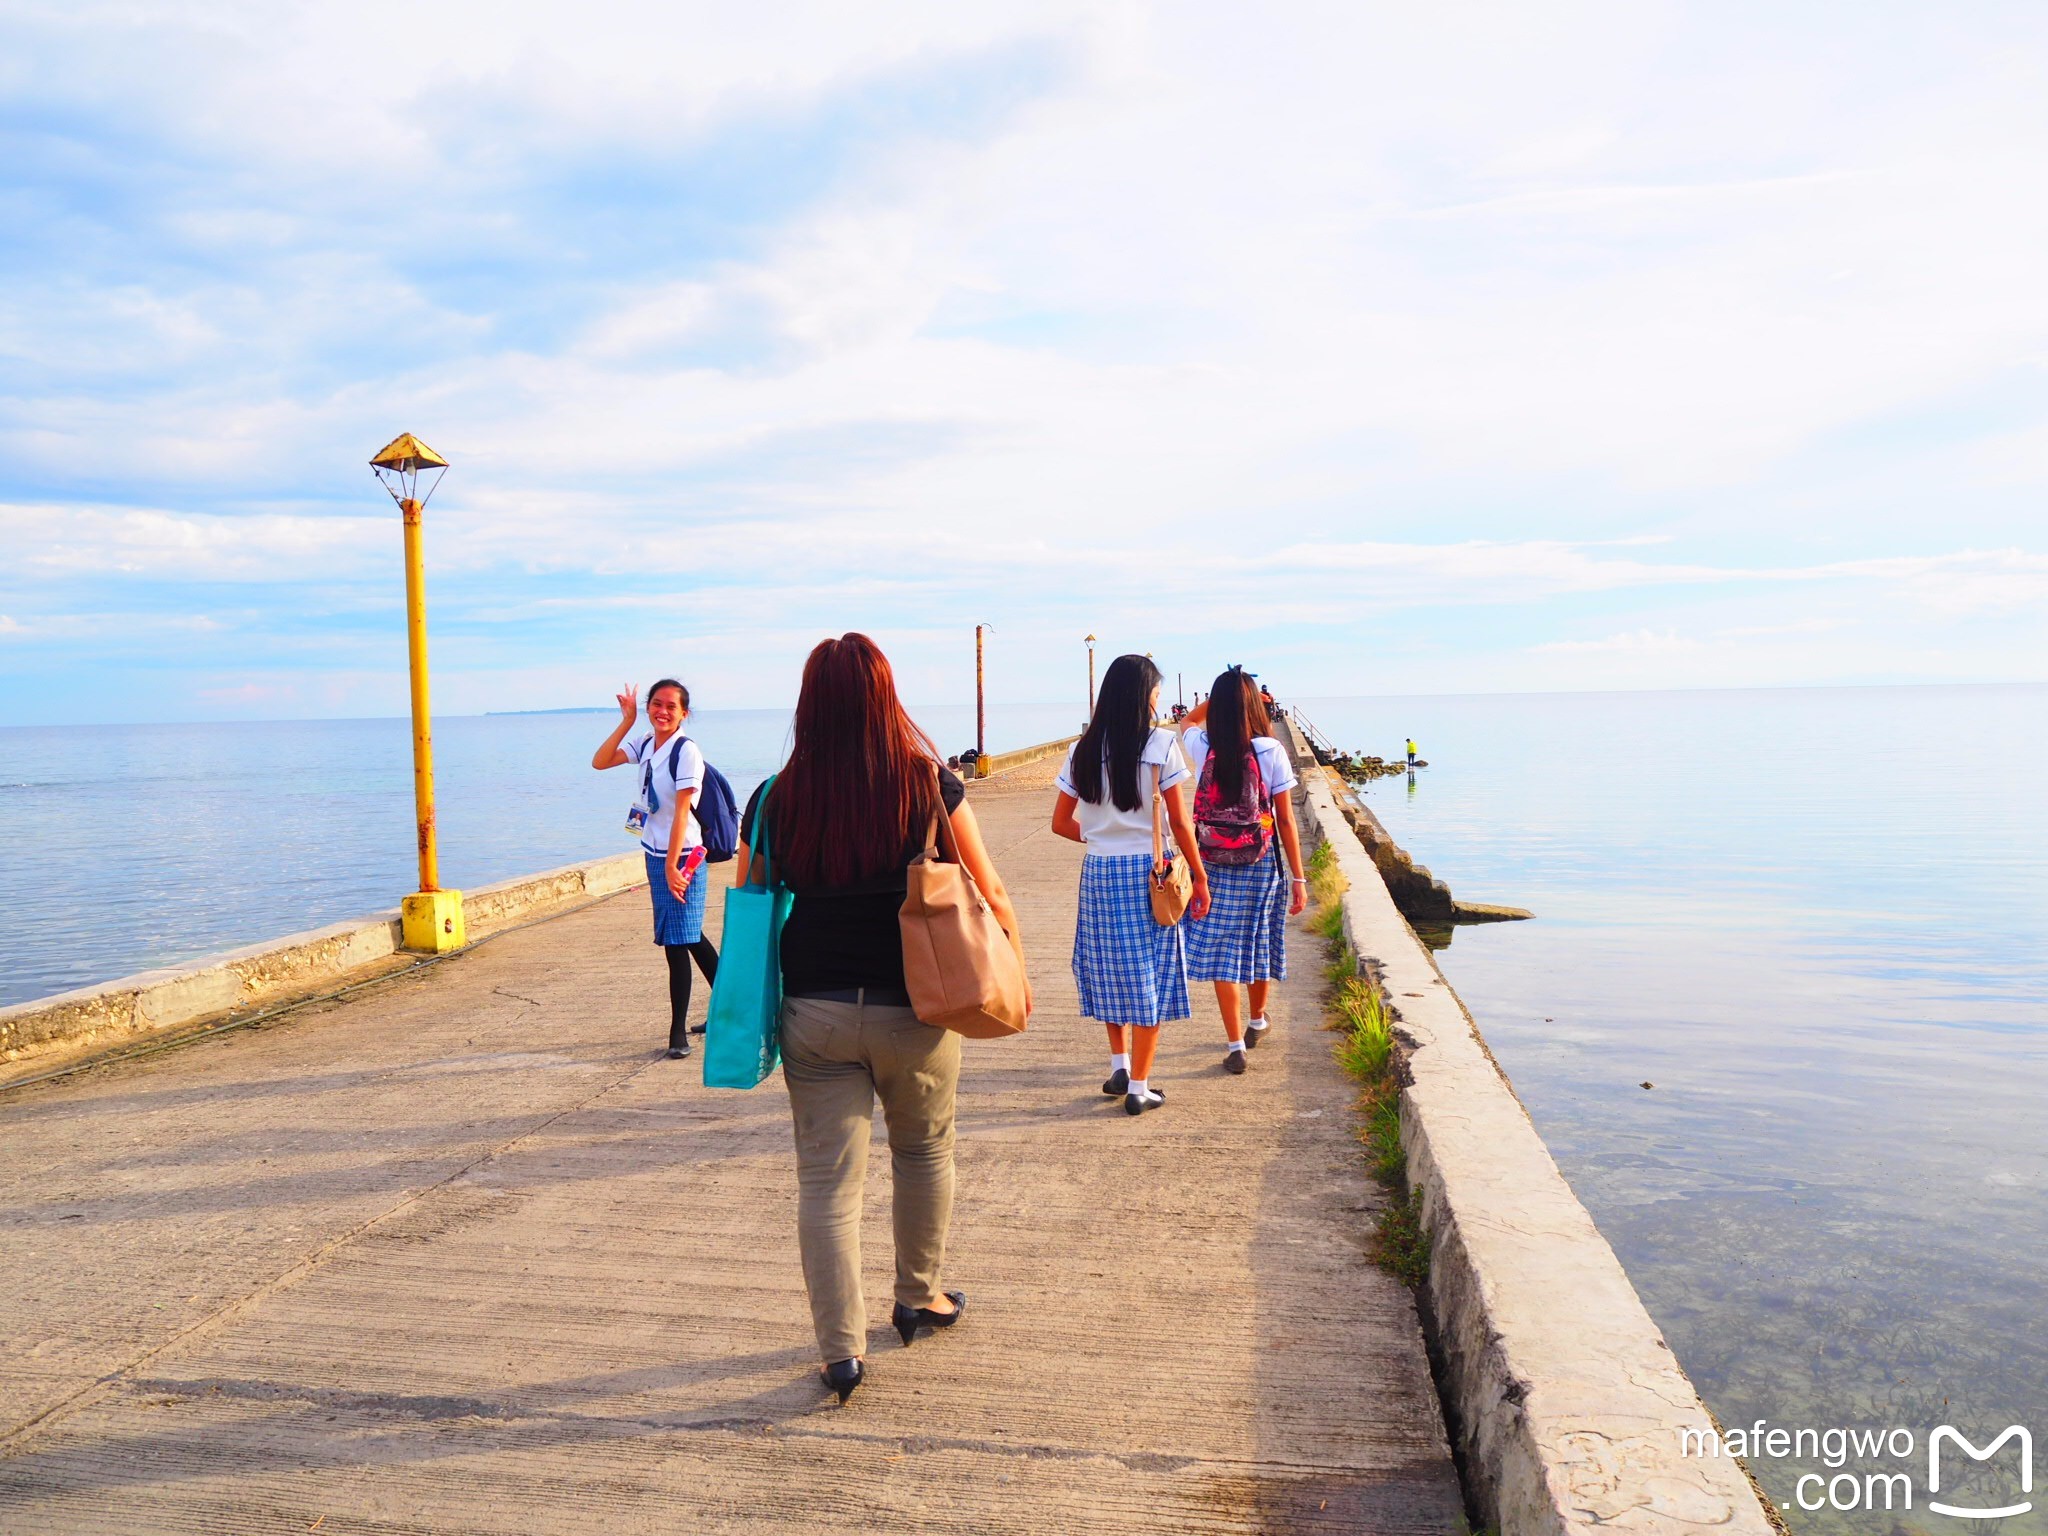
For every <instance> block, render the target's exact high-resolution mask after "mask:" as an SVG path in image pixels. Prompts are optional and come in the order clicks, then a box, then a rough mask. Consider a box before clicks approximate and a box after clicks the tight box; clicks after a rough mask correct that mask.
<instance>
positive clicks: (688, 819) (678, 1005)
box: [590, 677, 718, 1060]
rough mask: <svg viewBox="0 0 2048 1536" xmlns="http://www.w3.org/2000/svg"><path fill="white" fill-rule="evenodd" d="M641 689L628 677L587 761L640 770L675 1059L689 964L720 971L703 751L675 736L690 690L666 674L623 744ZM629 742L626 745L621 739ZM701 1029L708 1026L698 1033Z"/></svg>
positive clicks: (640, 817)
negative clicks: (614, 720)
mask: <svg viewBox="0 0 2048 1536" xmlns="http://www.w3.org/2000/svg"><path fill="white" fill-rule="evenodd" d="M638 693H639V690H637V689H636V688H634V687H633V685H632V684H631V683H628V684H627V685H626V691H625V692H624V693H622V694H620V695H619V696H618V698H619V717H620V718H619V725H618V729H616V730H614V731H613V732H612V733H611V735H609V736H607V737H605V739H604V745H602V746H600V747H599V748H598V749H597V751H596V752H594V753H593V754H591V758H590V766H591V767H593V768H597V769H600V770H602V769H605V768H622V767H624V766H626V765H627V764H628V763H631V764H633V765H634V766H635V767H637V768H638V769H639V770H640V803H639V804H638V805H636V806H635V807H634V808H633V811H632V813H631V819H632V821H633V822H634V823H635V824H636V825H637V826H638V829H639V832H640V851H641V853H642V854H644V855H645V856H646V859H647V892H648V895H649V896H650V897H652V898H653V901H654V942H655V943H657V944H659V945H660V946H661V952H662V955H663V957H664V958H665V959H666V960H667V961H668V1015H669V1019H668V1054H669V1057H670V1059H671V1060H675V1059H678V1058H680V1057H684V1056H687V1055H689V1054H690V1029H689V1025H688V1019H687V1016H688V1014H689V1011H690V962H691V961H692V960H695V961H696V963H697V968H698V969H699V970H701V971H702V972H703V973H704V980H705V981H706V982H707V983H708V982H712V981H715V980H717V977H718V951H717V950H716V949H715V948H713V947H712V943H711V941H710V940H709V939H707V938H705V937H704V901H705V892H706V891H708V890H709V889H710V885H711V882H710V881H708V880H706V879H704V878H702V876H703V855H702V854H701V853H698V854H696V855H694V856H693V855H692V854H691V851H690V850H692V849H693V848H697V849H701V848H702V846H703V842H704V836H703V832H702V830H701V829H700V828H699V827H698V825H697V817H696V815H695V814H694V811H693V809H692V808H693V807H694V806H695V804H696V801H697V792H698V791H699V789H701V788H702V787H703V784H704V754H703V753H702V752H700V751H698V750H697V744H696V743H695V742H694V741H691V740H690V739H689V738H688V737H686V736H685V737H682V738H681V739H680V740H678V739H677V737H678V733H679V732H680V731H681V730H682V728H683V722H684V721H685V720H687V719H688V718H689V716H690V690H689V689H687V688H685V687H684V686H683V685H682V684H681V683H679V682H677V681H676V680H675V679H674V678H672V677H664V678H663V679H662V680H661V681H660V682H658V683H656V684H655V685H654V686H653V687H652V688H649V689H648V690H647V723H648V724H649V725H650V726H652V727H653V729H652V730H651V731H649V732H648V733H647V734H646V735H644V736H639V737H635V738H634V739H633V740H632V741H631V742H625V737H626V733H627V732H628V731H630V730H632V729H633V721H634V719H635V718H636V716H637V715H638V714H639V698H638ZM622 742H625V744H624V745H621V743H622ZM696 1032H697V1033H698V1034H702V1033H703V1032H704V1031H703V1026H702V1025H699V1026H698V1028H697V1031H696Z"/></svg>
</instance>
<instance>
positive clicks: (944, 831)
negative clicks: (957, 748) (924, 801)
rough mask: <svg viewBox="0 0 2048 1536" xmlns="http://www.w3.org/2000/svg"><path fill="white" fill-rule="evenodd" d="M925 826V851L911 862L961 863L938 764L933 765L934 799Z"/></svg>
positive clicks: (929, 807) (928, 808)
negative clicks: (947, 812) (947, 811)
mask: <svg viewBox="0 0 2048 1536" xmlns="http://www.w3.org/2000/svg"><path fill="white" fill-rule="evenodd" d="M927 810H928V814H927V816H926V818H925V824H924V851H923V852H922V853H920V854H918V855H917V857H916V858H914V859H912V860H911V861H910V862H911V863H913V864H917V863H930V862H932V861H934V860H937V861H939V862H942V863H946V864H958V863H959V862H960V846H959V844H958V843H957V842H956V841H955V840H954V837H953V818H952V817H950V816H948V815H947V814H946V792H945V786H944V784H943V782H942V781H941V780H940V778H939V767H938V764H936V763H934V764H933V765H932V798H931V804H930V805H929V806H928V807H927Z"/></svg>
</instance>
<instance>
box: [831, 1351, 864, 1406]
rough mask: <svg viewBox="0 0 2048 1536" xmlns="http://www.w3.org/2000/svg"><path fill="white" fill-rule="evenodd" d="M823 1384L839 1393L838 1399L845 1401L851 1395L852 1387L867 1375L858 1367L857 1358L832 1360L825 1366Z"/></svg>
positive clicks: (857, 1384)
mask: <svg viewBox="0 0 2048 1536" xmlns="http://www.w3.org/2000/svg"><path fill="white" fill-rule="evenodd" d="M824 1374H825V1385H826V1386H828V1387H830V1388H831V1389H832V1390H833V1391H834V1392H837V1393H838V1394H839V1401H840V1402H842V1403H843V1402H845V1401H846V1400H847V1399H848V1398H849V1397H851V1396H853V1389H854V1388H855V1387H857V1386H859V1385H860V1384H861V1380H862V1378H864V1377H865V1376H866V1375H867V1372H866V1371H863V1370H862V1369H861V1368H860V1362H859V1361H858V1360H834V1361H833V1362H832V1363H831V1364H830V1365H828V1366H826V1367H825V1373H824Z"/></svg>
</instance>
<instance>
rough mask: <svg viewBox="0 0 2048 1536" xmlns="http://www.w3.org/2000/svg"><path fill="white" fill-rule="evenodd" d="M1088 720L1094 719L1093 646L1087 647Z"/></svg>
mask: <svg viewBox="0 0 2048 1536" xmlns="http://www.w3.org/2000/svg"><path fill="white" fill-rule="evenodd" d="M1088 718H1089V719H1090V720H1093V719H1094V718H1095V646H1094V644H1093V643H1092V642H1091V643H1090V645H1089V647H1088Z"/></svg>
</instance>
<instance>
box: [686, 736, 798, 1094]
mask: <svg viewBox="0 0 2048 1536" xmlns="http://www.w3.org/2000/svg"><path fill="white" fill-rule="evenodd" d="M774 787H775V780H774V778H773V777H772V776H771V777H770V778H769V780H768V782H767V784H765V785H763V786H762V789H761V801H760V805H761V809H760V811H759V813H758V814H757V816H756V818H755V823H756V824H755V828H754V832H755V835H756V837H757V838H758V839H759V842H758V843H757V844H756V845H755V846H754V850H753V852H754V858H753V863H752V867H751V868H750V869H749V871H748V875H749V878H748V881H747V883H746V884H745V885H736V886H734V887H732V888H731V889H730V890H728V891H727V892H726V893H725V932H724V933H723V934H722V935H721V937H720V946H721V947H720V949H719V952H718V980H717V981H715V982H713V983H712V985H711V1011H710V1015H709V1017H708V1018H706V1020H705V1022H704V1086H705V1087H706V1088H752V1087H753V1086H755V1085H756V1084H757V1083H759V1082H760V1081H761V1079H763V1078H764V1077H766V1076H767V1075H768V1074H769V1073H770V1072H773V1071H774V1070H775V1068H776V1067H777V1065H778V1064H780V1062H781V1060H782V1033H781V1021H782V925H783V924H784V923H785V922H787V921H788V920H789V909H790V905H791V903H792V902H794V901H795V899H796V898H795V896H794V894H793V893H792V892H790V891H787V890H784V889H783V888H782V887H781V886H779V885H777V884H776V883H775V875H774V869H773V867H772V865H771V864H770V862H769V857H768V793H769V791H770V790H772V789H773V788H774ZM697 878H698V879H700V880H701V879H703V878H704V872H703V871H702V870H699V871H698V873H697ZM757 882H758V883H757Z"/></svg>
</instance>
